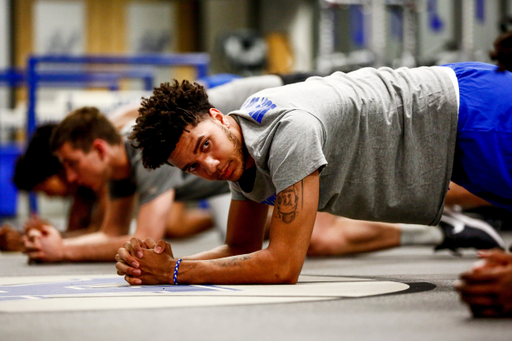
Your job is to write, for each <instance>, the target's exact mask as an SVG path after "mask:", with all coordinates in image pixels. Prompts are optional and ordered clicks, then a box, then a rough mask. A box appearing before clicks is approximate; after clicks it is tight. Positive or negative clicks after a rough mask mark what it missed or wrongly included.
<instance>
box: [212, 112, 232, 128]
mask: <svg viewBox="0 0 512 341" xmlns="http://www.w3.org/2000/svg"><path fill="white" fill-rule="evenodd" d="M209 113H210V117H211V118H212V120H214V121H216V122H218V123H220V124H222V125H223V126H225V127H226V128H227V127H229V121H228V120H227V119H226V115H224V114H223V113H221V112H220V111H219V110H218V109H215V108H211V109H210V110H209Z"/></svg>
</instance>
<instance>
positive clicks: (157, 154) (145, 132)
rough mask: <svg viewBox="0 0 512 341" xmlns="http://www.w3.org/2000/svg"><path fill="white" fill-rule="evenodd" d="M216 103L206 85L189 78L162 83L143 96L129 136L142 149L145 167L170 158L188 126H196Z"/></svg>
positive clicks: (151, 167) (150, 166)
mask: <svg viewBox="0 0 512 341" xmlns="http://www.w3.org/2000/svg"><path fill="white" fill-rule="evenodd" d="M211 108H213V106H212V105H211V104H210V102H209V101H208V95H207V94H206V90H205V89H204V87H202V86H201V85H199V84H197V83H190V82H189V81H187V80H184V81H182V82H181V84H180V83H179V82H178V81H177V80H176V79H174V80H173V82H172V84H169V83H163V84H161V85H160V87H159V88H155V89H154V91H153V95H152V96H151V97H149V98H143V100H142V103H141V107H140V108H139V117H138V118H137V120H136V122H137V124H136V125H135V126H134V127H133V131H132V133H131V135H130V137H129V138H130V139H131V140H133V141H136V143H134V144H133V146H134V147H135V148H139V149H141V150H142V163H143V165H144V167H146V168H150V169H155V168H158V167H160V166H161V165H162V164H164V163H165V162H166V161H167V158H168V157H169V155H171V153H172V152H173V151H174V149H175V148H176V144H177V143H178V142H179V140H180V138H181V135H182V134H183V132H184V131H187V130H186V127H187V126H188V125H192V126H193V127H195V126H197V124H199V123H200V122H201V121H203V120H204V119H206V117H208V112H209V110H210V109H211Z"/></svg>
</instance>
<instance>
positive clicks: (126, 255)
mask: <svg viewBox="0 0 512 341" xmlns="http://www.w3.org/2000/svg"><path fill="white" fill-rule="evenodd" d="M117 254H118V255H119V258H120V260H122V261H124V262H125V263H126V264H129V265H131V266H133V267H134V268H138V267H139V266H140V264H139V262H138V261H137V259H135V257H133V256H132V254H131V253H130V252H129V251H128V250H127V249H126V248H124V247H122V248H120V249H119V250H117Z"/></svg>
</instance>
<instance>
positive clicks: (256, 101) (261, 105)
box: [242, 97, 276, 123]
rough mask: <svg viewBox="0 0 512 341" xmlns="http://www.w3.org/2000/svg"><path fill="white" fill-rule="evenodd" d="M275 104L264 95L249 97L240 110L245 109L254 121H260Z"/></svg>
mask: <svg viewBox="0 0 512 341" xmlns="http://www.w3.org/2000/svg"><path fill="white" fill-rule="evenodd" d="M275 107H276V105H275V104H274V103H272V101H271V100H269V99H268V98H265V97H251V98H249V99H247V101H245V103H244V105H243V106H242V110H246V111H247V112H248V113H249V115H250V116H251V117H252V118H254V119H255V120H256V122H258V123H261V120H262V119H263V116H265V114H266V113H267V112H268V111H269V110H271V109H274V108H275Z"/></svg>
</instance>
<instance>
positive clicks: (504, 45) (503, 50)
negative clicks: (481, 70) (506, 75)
mask: <svg viewBox="0 0 512 341" xmlns="http://www.w3.org/2000/svg"><path fill="white" fill-rule="evenodd" d="M490 57H491V59H492V60H495V61H496V62H497V64H498V70H500V71H506V70H508V71H511V72H512V31H509V32H506V33H503V34H502V35H500V36H499V37H498V38H497V39H496V40H495V41H494V50H493V51H491V53H490Z"/></svg>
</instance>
